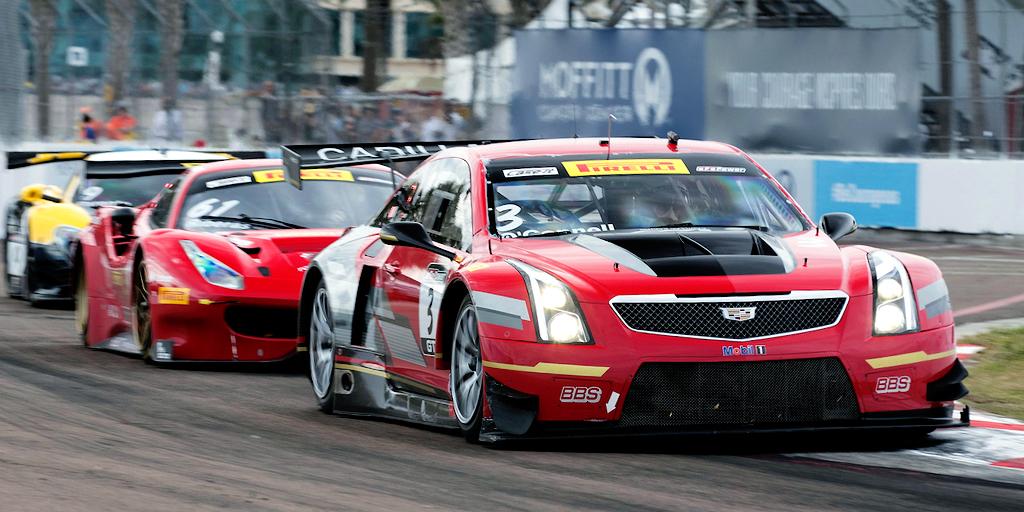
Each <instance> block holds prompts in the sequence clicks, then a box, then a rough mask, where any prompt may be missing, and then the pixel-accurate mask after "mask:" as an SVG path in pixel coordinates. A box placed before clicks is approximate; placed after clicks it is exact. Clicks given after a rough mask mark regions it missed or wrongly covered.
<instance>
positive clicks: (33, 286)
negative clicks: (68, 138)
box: [4, 149, 264, 305]
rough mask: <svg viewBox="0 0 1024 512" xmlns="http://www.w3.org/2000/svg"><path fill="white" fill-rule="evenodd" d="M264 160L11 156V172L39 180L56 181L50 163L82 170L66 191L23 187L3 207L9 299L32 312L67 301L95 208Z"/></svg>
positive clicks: (139, 200) (137, 201)
mask: <svg viewBox="0 0 1024 512" xmlns="http://www.w3.org/2000/svg"><path fill="white" fill-rule="evenodd" d="M263 157H264V152H262V151H243V152H234V153H231V154H228V153H219V152H218V153H213V152H201V151H175V150H169V151H168V150H148V149H147V150H130V151H104V152H85V151H69V152H51V153H34V152H8V153H7V168H8V169H18V168H25V167H32V170H33V172H39V173H40V178H42V179H46V178H47V177H50V176H52V175H53V174H55V173H54V172H53V167H54V165H50V164H55V165H59V166H64V169H65V174H66V169H67V166H68V165H74V163H75V162H77V167H79V169H77V170H75V171H73V172H71V176H70V178H69V179H67V183H66V185H65V186H64V187H63V188H60V187H57V186H54V185H46V184H33V185H28V186H26V187H24V188H22V189H21V192H20V193H19V194H18V195H17V196H16V197H14V198H13V199H12V200H11V201H10V202H9V203H8V205H7V209H6V210H7V211H6V231H5V233H6V234H5V237H4V262H5V263H6V265H5V270H4V275H5V284H6V288H7V294H8V295H10V296H11V297H15V298H23V299H26V300H28V301H29V302H31V303H32V304H33V305H38V304H39V303H41V302H52V301H67V300H70V299H71V298H72V286H71V267H72V264H73V262H74V256H75V251H76V249H77V245H76V240H77V236H78V231H79V230H80V229H82V228H83V227H85V226H87V225H88V224H89V222H90V220H91V219H92V215H93V213H94V212H95V210H96V208H99V207H101V206H138V205H141V204H145V203H146V202H147V201H149V200H150V199H152V198H153V196H155V195H156V194H157V192H159V191H160V190H161V189H162V188H163V187H164V185H166V184H167V183H168V182H169V181H171V180H172V179H173V178H174V177H175V176H177V175H178V174H180V173H181V172H182V171H184V170H185V169H187V168H188V167H190V166H191V165H197V164H200V163H204V162H210V161H216V160H227V159H233V158H263ZM83 163H84V165H83ZM37 170H38V171H37ZM48 174H49V175H50V176H48ZM56 174H59V172H57V173H56ZM51 179H53V178H51Z"/></svg>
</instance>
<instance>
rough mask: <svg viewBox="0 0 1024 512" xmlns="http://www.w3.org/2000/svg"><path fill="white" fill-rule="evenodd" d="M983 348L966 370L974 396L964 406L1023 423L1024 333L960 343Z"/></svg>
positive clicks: (997, 334)
mask: <svg viewBox="0 0 1024 512" xmlns="http://www.w3.org/2000/svg"><path fill="white" fill-rule="evenodd" d="M960 342H961V343H964V344H971V345H981V346H983V347H985V350H983V351H981V352H979V353H978V354H975V355H974V356H973V357H972V358H971V360H972V361H973V362H975V364H972V365H971V366H969V367H968V368H967V370H968V371H969V372H970V373H971V376H970V377H968V378H967V380H966V381H965V384H966V385H967V389H970V390H971V394H969V395H967V396H966V397H965V398H964V402H966V403H968V404H970V405H971V406H977V407H978V409H981V410H982V411H986V412H991V413H995V414H1001V415H1003V416H1009V417H1012V418H1017V419H1024V329H1011V330H1004V331H993V332H990V333H986V334H980V335H978V336H971V337H969V338H965V339H962V340H960Z"/></svg>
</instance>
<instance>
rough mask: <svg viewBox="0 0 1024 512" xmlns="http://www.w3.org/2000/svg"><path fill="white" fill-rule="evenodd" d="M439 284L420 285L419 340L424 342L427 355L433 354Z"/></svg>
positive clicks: (439, 294)
mask: <svg viewBox="0 0 1024 512" xmlns="http://www.w3.org/2000/svg"><path fill="white" fill-rule="evenodd" d="M442 290H443V287H442V285H441V284H440V283H437V284H435V283H422V284H421V285H420V304H419V317H420V339H422V340H423V341H424V346H425V347H426V349H425V350H424V352H425V353H426V354H427V355H431V354H433V353H434V340H436V339H437V315H438V313H440V312H441V291H442Z"/></svg>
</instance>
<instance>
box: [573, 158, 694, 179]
mask: <svg viewBox="0 0 1024 512" xmlns="http://www.w3.org/2000/svg"><path fill="white" fill-rule="evenodd" d="M562 165H563V166H564V167H565V170H566V171H567V172H568V173H569V176H621V175H632V174H690V170H689V169H687V168H686V164H685V163H683V161H682V160H681V159H678V158H662V159H654V158H652V159H637V160H582V161H573V162H562Z"/></svg>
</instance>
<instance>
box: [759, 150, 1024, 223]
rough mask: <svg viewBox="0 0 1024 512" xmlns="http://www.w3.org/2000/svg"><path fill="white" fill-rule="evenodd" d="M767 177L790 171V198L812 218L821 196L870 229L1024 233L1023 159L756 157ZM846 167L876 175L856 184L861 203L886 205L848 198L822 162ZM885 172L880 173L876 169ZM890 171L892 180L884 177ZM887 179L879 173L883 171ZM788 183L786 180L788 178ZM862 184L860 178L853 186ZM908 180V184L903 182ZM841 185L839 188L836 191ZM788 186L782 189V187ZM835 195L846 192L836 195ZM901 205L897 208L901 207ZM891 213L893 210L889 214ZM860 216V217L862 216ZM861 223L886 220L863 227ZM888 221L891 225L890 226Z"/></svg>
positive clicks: (817, 212)
mask: <svg viewBox="0 0 1024 512" xmlns="http://www.w3.org/2000/svg"><path fill="white" fill-rule="evenodd" d="M753 157H754V160H756V161H758V163H760V164H761V165H762V166H764V167H765V168H766V169H767V170H768V171H769V172H771V173H773V174H775V175H778V174H779V173H780V172H782V171H785V172H786V173H787V174H788V175H790V176H792V177H793V180H791V181H795V183H796V186H795V187H793V188H794V189H793V190H790V193H791V194H792V195H793V196H794V197H795V198H796V200H797V202H799V203H800V204H801V205H802V206H803V207H804V210H805V211H807V213H808V214H809V215H810V216H811V218H813V219H817V217H818V216H820V215H821V214H823V213H826V212H825V211H823V208H821V207H820V206H821V205H819V204H817V203H818V202H819V201H820V200H821V199H822V198H823V197H826V198H829V199H831V200H832V201H831V205H830V206H833V208H825V209H835V208H834V206H835V205H837V204H839V205H842V204H843V201H844V200H848V201H850V202H849V204H848V208H843V209H844V210H848V211H850V213H853V214H854V216H859V217H860V219H858V220H859V221H860V222H861V225H862V226H865V227H901V228H907V229H914V230H920V231H954V232H961V233H998V234H1021V235H1024V161H1022V160H951V159H928V158H850V157H831V156H818V155H815V156H809V155H753ZM837 162H839V163H843V164H849V167H850V169H852V170H853V171H854V172H856V170H857V168H858V165H861V166H862V168H863V170H864V174H868V172H869V171H868V170H869V169H872V170H873V171H874V176H873V177H871V178H870V182H869V183H868V184H865V183H864V182H858V183H856V184H855V185H860V192H862V193H863V194H861V196H862V197H871V196H872V195H874V196H875V197H884V198H888V199H891V200H889V201H887V200H883V201H881V202H880V203H881V204H870V202H866V201H865V202H861V201H860V200H859V198H858V199H854V200H851V198H853V197H857V196H855V195H851V194H849V190H850V187H849V184H848V183H846V182H847V181H850V180H847V179H844V178H837V177H836V176H835V175H833V174H831V173H829V172H828V171H829V170H828V169H825V168H823V167H825V166H824V165H823V164H824V163H831V164H835V163H837ZM879 166H881V167H879ZM889 168H891V170H892V173H893V174H892V176H893V178H892V179H891V180H887V179H886V177H885V174H884V171H885V170H886V169H889ZM879 170H881V171H883V174H878V171H879ZM908 173H911V174H912V175H916V176H914V179H912V180H910V183H909V184H906V183H903V184H900V183H898V182H899V181H900V180H899V179H897V178H898V176H899V175H902V176H903V178H907V177H908ZM783 181H784V180H783ZM854 181H857V180H854ZM904 181H905V180H904ZM837 184H838V185H839V186H838V187H837ZM784 185H785V183H784ZM836 191H839V192H843V193H840V194H838V196H837V194H836ZM897 203H899V204H897ZM900 207H903V208H904V209H906V208H911V207H912V208H911V209H912V210H913V211H914V213H916V218H914V219H913V220H912V221H909V220H907V217H906V216H905V215H904V214H905V213H906V212H905V211H901V210H900ZM887 212H891V216H889V215H888V213H887ZM858 214H860V215H858ZM864 218H871V219H876V220H877V219H879V218H880V219H882V221H876V222H864V220H863V219H864ZM886 220H891V222H886Z"/></svg>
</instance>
